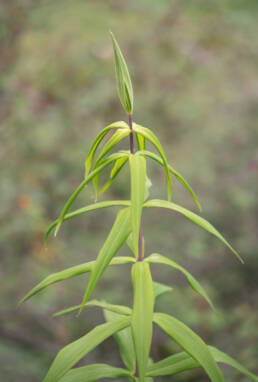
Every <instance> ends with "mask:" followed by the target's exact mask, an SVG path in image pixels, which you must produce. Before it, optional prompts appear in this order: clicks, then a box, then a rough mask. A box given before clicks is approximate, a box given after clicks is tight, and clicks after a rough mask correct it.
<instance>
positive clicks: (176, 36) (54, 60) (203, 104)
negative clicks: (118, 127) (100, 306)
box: [0, 0, 258, 382]
mask: <svg viewBox="0 0 258 382" xmlns="http://www.w3.org/2000/svg"><path fill="white" fill-rule="evenodd" d="M257 17H258V3H257V1H255V0H245V1H243V0H234V1H233V0H224V1H222V0H216V1H215V0H210V1H207V0H178V1H176V0H174V1H169V0H160V1H155V0H148V1H147V0H142V1H139V0H137V1H136V0H131V1H130V2H122V1H115V0H106V1H104V0H98V1H96V0H95V1H94V0H89V1H85V0H84V1H83V0H76V1H71V0H62V1H61V0H56V1H55V2H51V1H49V0H45V1H44V0H39V1H37V2H35V1H32V0H9V1H2V2H1V3H0V51H1V58H0V69H1V77H0V123H1V125H0V129H1V141H0V158H1V184H0V194H1V215H0V216H1V217H0V218H1V223H2V224H1V233H0V248H1V260H0V261H1V269H0V277H1V281H2V283H1V285H2V287H1V291H0V297H1V302H2V303H1V307H0V336H1V338H2V340H1V347H0V379H1V380H4V381H5V382H12V381H16V380H19V381H21V382H23V381H26V382H29V381H35V382H36V381H40V380H41V378H42V377H43V375H44V374H45V372H46V370H47V367H48V365H49V363H50V361H51V359H52V358H53V356H54V354H55V353H56V352H57V350H58V349H59V348H60V347H62V346H63V345H64V344H66V343H67V342H69V341H72V340H74V339H76V338H77V337H79V336H80V335H82V334H83V333H85V332H86V331H87V330H89V329H90V328H91V327H93V326H94V323H95V322H96V321H97V322H101V321H102V320H103V316H102V314H101V313H100V312H99V311H97V310H95V309H93V308H91V310H90V309H89V310H87V311H85V312H84V313H83V314H82V315H81V316H80V318H75V317H74V316H73V317H70V316H68V317H65V318H61V319H55V320H53V319H52V318H51V314H52V313H53V312H55V311H56V310H58V309H62V308H64V307H68V306H70V305H74V304H78V303H80V301H81V298H82V295H83V292H84V289H85V286H86V282H87V276H86V277H84V276H80V277H79V278H78V279H74V280H70V281H67V282H65V283H60V284H59V285H56V286H52V287H50V288H49V290H47V291H45V292H43V293H42V294H40V295H39V296H38V297H35V298H33V299H32V300H31V301H29V302H27V303H26V305H24V306H22V307H20V308H19V309H18V310H17V309H16V303H17V302H18V300H19V299H20V298H21V297H23V296H24V294H25V293H26V292H27V291H28V289H30V288H31V287H32V286H34V285H35V284H36V283H37V282H38V281H40V280H41V279H42V278H43V277H45V276H46V275H47V274H49V273H50V272H54V271H55V270H59V269H60V270H61V269H63V268H65V267H67V266H70V265H74V264H79V263H81V262H84V261H87V260H89V259H93V258H95V256H96V255H97V253H98V250H99V249H100V247H101V244H102V242H103V240H104V238H105V235H106V234H107V232H108V229H109V227H110V224H111V223H112V221H113V220H114V216H115V212H114V211H103V212H94V213H91V215H88V216H85V217H79V218H77V219H75V220H73V221H70V222H68V223H65V224H64V225H63V227H62V229H61V232H60V234H59V236H58V237H57V238H56V239H54V238H53V237H51V238H50V240H49V242H48V249H47V250H45V249H44V248H43V240H42V237H43V233H44V231H45V229H46V228H47V226H48V224H49V223H50V222H51V221H52V220H53V219H54V218H56V216H57V215H58V213H59V212H60V209H61V207H62V205H63V204H64V202H65V201H66V199H67V197H68V196H69V195H70V194H71V192H72V191H73V190H74V189H75V187H76V186H77V184H78V183H79V182H80V181H81V179H82V177H83V173H84V169H83V166H84V160H85V157H86V153H87V151H88V149H89V146H90V143H91V141H92V139H93V137H95V136H96V134H97V133H98V132H99V131H100V129H102V128H103V127H104V126H105V125H107V124H109V123H110V122H113V121H115V120H120V119H125V118H126V116H125V115H124V112H123V110H122V108H121V107H120V104H119V100H118V97H117V93H116V84H115V74H114V66H113V57H112V45H111V41H110V38H109V35H108V30H109V29H111V30H113V31H114V32H115V34H116V36H117V38H118V41H119V44H120V46H121V48H122V49H123V52H125V55H126V58H127V63H128V65H129V70H130V72H131V77H132V80H133V86H134V92H135V116H134V118H135V120H136V121H137V122H139V123H141V124H143V125H145V126H148V127H150V128H151V129H153V131H154V132H155V133H156V134H157V135H158V136H159V137H160V139H161V141H162V142H163V143H165V145H166V152H167V155H168V158H169V161H170V163H171V164H172V165H173V166H174V167H175V168H176V169H178V170H179V171H180V172H182V174H184V175H185V176H186V178H187V179H188V180H189V181H190V183H191V184H192V185H193V186H194V188H195V190H196V191H197V194H198V195H199V198H200V200H201V202H202V205H203V207H204V209H203V216H204V217H205V218H207V219H208V220H210V221H211V222H212V223H213V224H214V225H215V226H216V227H217V228H218V229H219V230H220V231H221V232H222V233H223V234H224V235H225V237H226V238H227V239H229V241H230V242H231V243H232V244H233V246H234V247H235V248H236V249H237V250H238V251H239V252H240V254H241V255H242V256H243V258H244V259H245V265H244V266H242V265H240V264H239V263H237V262H236V260H235V259H234V257H233V256H231V255H230V254H229V253H228V251H227V249H226V248H225V247H223V246H222V245H221V244H220V243H219V242H217V241H216V239H214V238H212V237H210V236H209V235H207V234H206V233H204V232H201V231H200V230H198V229H197V228H196V227H194V226H192V225H191V224H190V223H189V222H187V221H186V220H185V219H184V218H182V217H179V216H176V215H175V214H171V213H170V212H165V211H159V212H157V210H155V211H154V212H152V211H146V212H145V214H144V235H145V241H146V254H148V253H150V252H151V251H159V252H160V253H163V254H165V255H168V256H171V257H172V258H174V259H176V261H178V262H179V263H181V264H182V265H184V266H186V268H188V269H189V270H190V271H191V272H192V273H193V274H194V275H195V276H197V277H198V278H199V280H200V281H201V282H202V283H203V284H204V285H205V286H206V288H207V290H208V292H209V293H210V295H211V297H213V300H214V301H215V304H216V306H217V309H218V312H219V313H218V314H217V315H216V314H214V313H213V312H211V311H210V310H209V308H208V306H207V305H206V303H205V302H203V301H202V300H201V299H200V298H199V297H198V296H197V295H194V294H193V292H192V290H191V289H190V288H189V287H188V286H187V285H186V283H185V282H184V280H183V278H182V277H181V276H180V275H178V274H176V273H175V272H173V271H172V270H171V271H170V270H166V268H163V267H158V266H155V267H154V266H153V267H152V271H153V276H154V279H155V280H156V281H162V282H165V281H167V283H169V284H171V285H173V286H175V289H174V291H173V294H169V295H168V296H166V297H165V296H164V297H163V298H162V299H161V301H160V302H159V304H158V308H159V309H161V310H162V309H163V310H166V311H168V312H169V313H172V314H174V315H175V316H177V317H179V318H181V319H182V320H184V322H185V323H186V324H189V325H190V326H191V327H192V328H194V329H195V330H196V331H197V332H198V333H199V334H200V335H201V336H202V337H203V338H204V339H205V340H206V341H207V342H208V343H210V344H213V345H215V346H217V347H218V348H221V349H222V350H224V351H226V352H228V353H229V354H231V355H232V356H234V357H235V358H237V359H238V360H239V361H241V362H242V363H243V364H245V365H246V366H247V367H249V368H250V369H252V370H253V371H254V372H258V365H257V359H258V333H257V325H258V318H257V309H258V302H257V301H258V299H257V296H258V287H257V270H258V261H257V231H258V219H257V214H258V202H257V195H256V191H257V171H258V151H257V144H258V129H257V124H258V111H257V110H258V109H257V102H258V69H257V68H258V51H257V34H258V24H257ZM124 147H125V146H124ZM148 175H149V176H150V177H151V179H152V183H153V186H152V189H151V196H153V197H158V196H162V197H165V179H164V176H163V173H162V171H161V170H160V169H159V168H158V166H157V165H156V164H153V163H151V162H149V170H148ZM128 179H129V178H128V171H127V170H123V173H121V175H119V178H118V180H117V181H116V182H115V183H114V186H113V188H111V189H110V190H109V191H108V193H107V196H106V197H107V198H110V199H111V198H116V197H119V198H127V197H128V195H129V185H128ZM161 189H163V191H161ZM93 198H94V193H93V190H92V188H91V187H89V188H88V189H86V190H85V191H84V192H83V193H82V195H81V196H80V198H79V200H78V202H77V205H78V206H81V205H84V204H86V203H89V202H90V201H92V200H93ZM174 200H175V201H176V202H177V203H180V204H183V205H184V206H186V207H188V208H191V209H194V208H195V206H194V205H193V203H192V201H191V200H190V198H189V196H188V195H187V194H186V192H185V191H184V190H183V189H182V187H181V186H180V185H178V183H177V182H176V181H174ZM121 253H128V252H127V249H123V250H122V251H121ZM129 269H130V268H129V266H123V267H121V268H120V271H118V268H117V267H113V268H112V269H109V270H108V271H107V272H106V274H105V276H104V278H103V280H102V281H101V282H100V283H99V286H98V287H97V289H96V292H95V296H98V297H100V296H101V297H102V298H103V297H105V298H107V299H108V300H109V301H110V302H113V303H131V302H132V293H131V292H130V291H131V282H130V272H129ZM182 302H183V303H182ZM175 350H177V347H176V346H175V345H174V344H173V343H171V341H169V340H168V339H167V337H165V336H163V335H161V333H160V332H159V331H155V336H154V340H153V346H152V356H153V358H154V359H156V360H158V359H160V357H162V356H166V355H168V354H170V352H173V351H175ZM94 360H98V361H99V362H110V363H112V364H114V365H120V359H119V356H118V353H117V349H116V347H115V344H114V342H113V341H112V340H108V341H107V342H106V343H104V344H103V345H102V346H101V347H100V348H99V349H98V350H96V351H94V352H92V353H91V354H90V355H89V356H88V357H87V359H86V360H85V362H86V363H88V362H92V361H94ZM223 371H224V372H225V375H226V380H227V381H228V382H231V381H232V382H233V381H240V380H241V381H247V379H245V378H242V379H241V378H240V377H239V376H237V375H236V374H235V372H234V371H232V370H229V369H228V368H227V369H226V368H225V369H224V368H223ZM162 380H167V381H168V380H170V378H163V379H162ZM206 380H207V378H206V376H204V374H202V373H201V372H200V371H194V372H192V373H185V374H182V375H179V376H177V377H174V378H173V381H191V382H194V381H198V382H202V381H206Z"/></svg>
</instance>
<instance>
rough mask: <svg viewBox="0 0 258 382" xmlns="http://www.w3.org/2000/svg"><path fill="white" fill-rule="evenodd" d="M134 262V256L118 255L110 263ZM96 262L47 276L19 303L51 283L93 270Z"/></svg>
mask: <svg viewBox="0 0 258 382" xmlns="http://www.w3.org/2000/svg"><path fill="white" fill-rule="evenodd" d="M134 262H135V258H134V257H129V256H123V257H121V256H118V257H115V258H114V259H112V260H111V262H110V264H109V265H120V264H129V263H134ZM94 264H95V261H90V262H88V263H84V264H80V265H75V266H74V267H70V268H67V269H65V270H63V271H60V272H56V273H52V274H51V275H49V276H47V277H46V278H45V279H44V280H42V281H41V282H40V283H39V284H37V285H36V286H35V287H34V288H33V289H31V290H30V291H29V292H28V293H27V294H26V296H25V297H23V299H22V300H21V301H20V302H19V304H21V303H23V302H24V301H26V300H28V299H29V298H31V297H32V296H34V295H35V294H37V293H39V292H40V291H42V290H43V289H45V288H46V287H48V286H49V285H52V284H55V283H57V282H59V281H63V280H66V279H70V278H72V277H75V276H79V275H82V274H83V273H87V272H91V271H92V269H93V266H94Z"/></svg>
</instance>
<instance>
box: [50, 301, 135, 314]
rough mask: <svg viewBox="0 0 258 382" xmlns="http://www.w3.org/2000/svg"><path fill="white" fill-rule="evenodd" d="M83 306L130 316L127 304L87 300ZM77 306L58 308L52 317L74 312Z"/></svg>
mask: <svg viewBox="0 0 258 382" xmlns="http://www.w3.org/2000/svg"><path fill="white" fill-rule="evenodd" d="M85 306H87V307H91V306H93V307H99V308H102V309H106V310H110V311H111V312H115V313H119V314H120V315H125V316H130V315H131V314H132V309H131V308H128V306H124V305H114V304H109V303H108V302H106V301H99V300H91V301H88V302H87V303H86V305H85ZM79 308H80V305H76V306H71V307H70V308H66V309H63V310H60V311H59V312H57V313H55V314H53V317H60V316H65V315H67V314H70V313H72V312H74V311H75V310H77V309H79Z"/></svg>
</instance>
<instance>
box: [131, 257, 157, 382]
mask: <svg viewBox="0 0 258 382" xmlns="http://www.w3.org/2000/svg"><path fill="white" fill-rule="evenodd" d="M132 282H133V289H134V305H133V313H132V332H133V340H134V344H135V351H136V359H137V365H138V372H139V380H140V382H143V381H144V376H145V372H146V368H147V363H148V358H149V353H150V346H151V340H152V319H153V308H154V294H153V285H152V278H151V273H150V268H149V264H147V263H146V262H140V261H138V262H136V263H135V264H134V265H133V267H132Z"/></svg>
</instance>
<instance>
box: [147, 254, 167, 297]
mask: <svg viewBox="0 0 258 382" xmlns="http://www.w3.org/2000/svg"><path fill="white" fill-rule="evenodd" d="M147 259H148V258H147ZM147 259H146V260H147ZM172 290H173V288H171V287H170V286H168V285H165V284H161V283H157V282H154V283H153V292H154V300H157V299H158V298H159V297H160V296H162V295H163V294H164V293H167V292H171V291H172Z"/></svg>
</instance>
